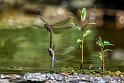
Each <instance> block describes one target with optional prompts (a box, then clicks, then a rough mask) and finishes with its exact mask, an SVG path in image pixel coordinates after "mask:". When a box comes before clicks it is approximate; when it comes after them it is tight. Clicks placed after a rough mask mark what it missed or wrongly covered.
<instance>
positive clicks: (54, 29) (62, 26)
mask: <svg viewBox="0 0 124 83" xmlns="http://www.w3.org/2000/svg"><path fill="white" fill-rule="evenodd" d="M38 17H39V18H40V19H41V20H42V21H43V22H44V23H45V24H44V28H45V29H46V30H47V31H48V32H49V33H50V47H49V49H48V52H49V55H50V56H51V68H52V71H53V72H54V62H55V52H54V48H53V45H52V33H54V34H60V33H62V32H63V31H65V30H68V29H71V28H72V24H71V23H72V20H71V17H68V18H66V19H64V20H62V21H60V22H57V23H55V24H52V25H50V24H49V23H47V22H46V21H45V20H44V19H43V18H42V17H40V16H38ZM35 26H37V27H42V26H39V25H35Z"/></svg>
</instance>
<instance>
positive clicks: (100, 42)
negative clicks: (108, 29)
mask: <svg viewBox="0 0 124 83" xmlns="http://www.w3.org/2000/svg"><path fill="white" fill-rule="evenodd" d="M96 44H97V45H98V46H99V47H100V50H101V51H100V52H99V55H100V56H99V57H100V59H101V63H102V70H103V72H104V70H105V59H104V54H105V52H107V51H112V50H111V49H105V47H106V46H111V45H113V44H111V43H110V42H109V41H103V40H102V38H101V37H100V36H99V37H98V39H97V40H96Z"/></svg>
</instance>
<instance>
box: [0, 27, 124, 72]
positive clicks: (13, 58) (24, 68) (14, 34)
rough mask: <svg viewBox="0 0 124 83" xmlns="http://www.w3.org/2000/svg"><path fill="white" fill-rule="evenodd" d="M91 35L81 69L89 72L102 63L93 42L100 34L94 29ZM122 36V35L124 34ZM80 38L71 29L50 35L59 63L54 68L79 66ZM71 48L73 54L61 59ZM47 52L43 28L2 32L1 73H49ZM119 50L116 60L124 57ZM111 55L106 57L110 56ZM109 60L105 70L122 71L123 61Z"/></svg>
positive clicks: (46, 41)
mask: <svg viewBox="0 0 124 83" xmlns="http://www.w3.org/2000/svg"><path fill="white" fill-rule="evenodd" d="M92 31H93V32H92V33H91V34H90V35H89V37H87V38H86V39H85V45H84V46H85V47H84V64H83V66H84V68H88V67H89V65H93V68H97V69H98V68H99V67H100V65H101V63H100V59H99V55H98V48H97V47H96V45H95V40H94V39H95V38H96V36H97V35H98V34H101V33H102V31H100V30H96V29H92ZM105 32H106V31H105ZM123 32H124V31H123ZM123 32H121V33H122V34H124V33H123ZM106 33H109V32H106ZM80 34H81V33H80V32H79V31H77V30H75V29H71V30H68V31H65V32H63V33H61V34H57V35H55V34H54V35H53V45H54V46H55V56H56V58H58V59H59V60H58V61H56V62H55V68H59V67H79V66H80V60H81V49H79V48H78V45H77V43H76V40H77V39H78V38H80ZM109 36H110V35H109ZM104 37H105V35H104ZM105 38H106V37H105ZM113 41H115V40H113ZM118 41H122V40H118ZM112 43H116V42H112ZM117 43H118V42H117ZM117 43H116V44H117ZM122 44H124V42H122ZM70 46H73V47H75V48H74V50H73V51H71V52H70V53H68V54H65V55H61V54H63V52H66V51H65V49H67V48H68V47H70ZM48 48H49V33H48V32H47V31H46V30H45V29H44V28H43V29H38V28H36V27H28V28H23V29H1V30H0V72H1V73H23V72H42V71H49V70H50V69H51V63H50V61H51V60H50V58H51V57H50V56H49V55H48ZM114 49H116V47H114ZM117 49H118V48H117ZM121 50H122V52H121V53H120V55H118V54H117V53H118V51H117V52H116V51H115V53H114V52H113V53H114V54H117V55H116V56H118V57H124V51H123V48H121ZM119 52H120V51H119ZM113 53H109V54H106V55H107V56H108V55H109V56H110V55H112V54H113ZM112 57H113V56H111V57H109V58H106V68H107V69H108V70H113V71H116V70H120V71H124V63H123V61H124V59H123V58H120V59H116V58H112Z"/></svg>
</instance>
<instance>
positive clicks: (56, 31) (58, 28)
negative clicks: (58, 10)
mask: <svg viewBox="0 0 124 83" xmlns="http://www.w3.org/2000/svg"><path fill="white" fill-rule="evenodd" d="M71 28H72V26H63V27H62V26H61V27H57V28H53V33H54V34H60V33H62V32H64V31H65V30H67V29H71Z"/></svg>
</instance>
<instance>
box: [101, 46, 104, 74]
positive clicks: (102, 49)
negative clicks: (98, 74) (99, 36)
mask: <svg viewBox="0 0 124 83" xmlns="http://www.w3.org/2000/svg"><path fill="white" fill-rule="evenodd" d="M101 52H102V71H103V72H104V70H105V61H104V48H101Z"/></svg>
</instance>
